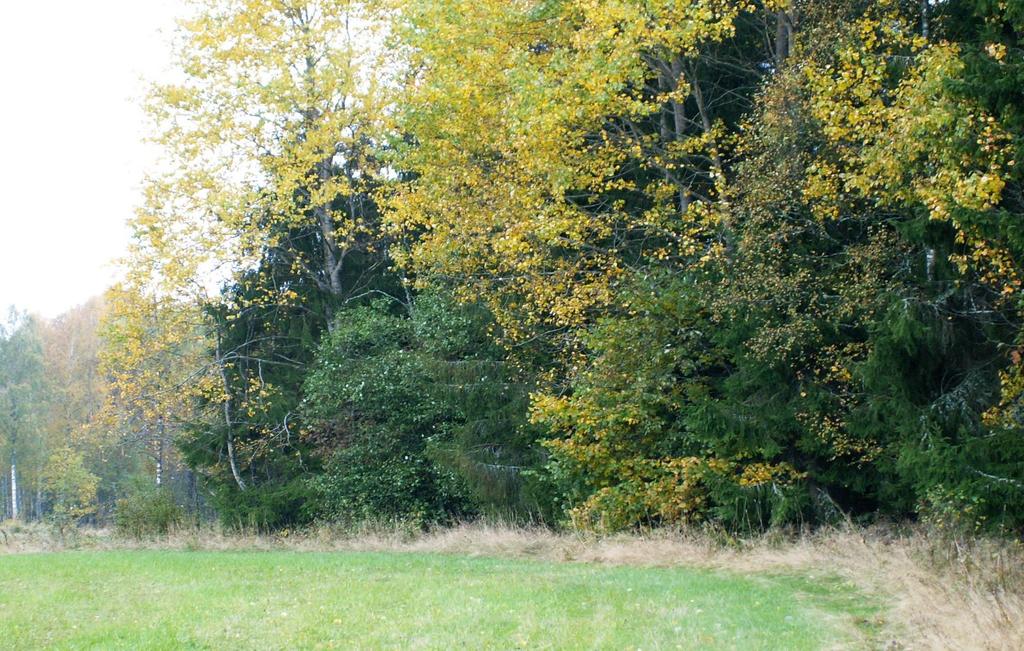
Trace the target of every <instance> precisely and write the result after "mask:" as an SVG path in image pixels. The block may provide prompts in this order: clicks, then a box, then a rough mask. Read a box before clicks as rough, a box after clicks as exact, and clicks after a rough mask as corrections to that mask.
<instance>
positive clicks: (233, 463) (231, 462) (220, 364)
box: [216, 336, 246, 491]
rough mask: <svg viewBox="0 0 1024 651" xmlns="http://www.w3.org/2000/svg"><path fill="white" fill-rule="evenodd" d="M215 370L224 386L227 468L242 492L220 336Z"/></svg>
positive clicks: (243, 487) (228, 385)
mask: <svg viewBox="0 0 1024 651" xmlns="http://www.w3.org/2000/svg"><path fill="white" fill-rule="evenodd" d="M216 353H217V370H219V371H220V381H221V382H222V383H223V385H224V402H223V408H224V428H225V431H226V432H227V436H226V438H227V448H228V466H229V467H230V468H231V476H232V477H234V478H235V483H236V484H238V490H242V491H244V490H245V488H246V486H245V480H244V479H242V473H240V472H238V461H237V460H236V459H235V439H234V435H233V433H232V431H231V429H232V427H234V423H233V422H232V420H231V384H230V383H229V382H228V373H227V371H225V370H224V357H223V356H222V355H221V349H220V336H218V337H217V350H216Z"/></svg>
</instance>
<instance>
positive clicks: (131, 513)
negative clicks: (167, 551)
mask: <svg viewBox="0 0 1024 651" xmlns="http://www.w3.org/2000/svg"><path fill="white" fill-rule="evenodd" d="M184 517H185V513H184V511H183V509H182V508H181V507H180V506H179V505H178V504H177V503H175V501H174V495H173V494H172V493H171V491H170V490H168V489H166V488H161V487H158V486H155V485H153V484H152V483H150V482H149V481H148V478H143V477H139V478H137V479H136V480H134V481H133V482H131V484H130V487H129V489H128V493H127V495H125V496H124V497H122V498H121V499H119V500H118V501H117V505H116V507H115V510H114V526H115V528H116V530H117V532H118V533H119V534H121V535H123V536H130V537H132V538H148V537H152V536H163V535H166V534H167V533H168V532H170V531H171V530H172V529H173V528H174V527H176V526H178V525H179V524H181V523H182V521H183V520H184Z"/></svg>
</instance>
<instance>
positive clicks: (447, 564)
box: [0, 551, 875, 650]
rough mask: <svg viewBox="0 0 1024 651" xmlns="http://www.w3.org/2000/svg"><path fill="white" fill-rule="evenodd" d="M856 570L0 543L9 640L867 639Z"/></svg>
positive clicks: (2, 642) (96, 643)
mask: <svg viewBox="0 0 1024 651" xmlns="http://www.w3.org/2000/svg"><path fill="white" fill-rule="evenodd" d="M874 613H875V611H874V608H873V607H872V606H871V605H870V604H869V603H868V602H867V601H866V600H864V599H863V598H862V597H860V596H858V595H857V594H856V593H855V592H854V591H853V588H852V587H851V586H848V585H842V584H839V583H838V582H836V581H827V580H826V581H823V580H820V579H819V580H817V581H815V580H812V579H810V578H796V577H793V576H782V575H755V576H751V577H742V576H738V575H733V574H725V573H720V572H714V571H710V570H699V569H687V568H643V567H624V566H618V567H615V566H602V565H590V564H579V563H554V562H544V561H532V560H516V559H495V558H471V557H463V556H452V555H440V554H414V553H310V552H306V553H303V552H174V551H120V552H64V553H46V554H24V555H14V556H7V557H0V646H2V647H3V648H4V649H37V648H60V649H83V648H84V649H229V648H230V649H261V650H262V649H294V648H308V649H316V648H358V649H378V648H402V649H405V648H430V649H446V648H469V649H516V648H524V649H525V648H529V649H542V648H557V649H584V648H607V649H627V648H630V649H678V648H681V649H697V648H700V649H744V650H746V649H819V648H835V647H843V648H850V647H854V648H856V647H857V646H858V644H863V642H862V641H861V640H862V636H861V634H862V633H863V632H864V631H863V630H859V629H858V627H857V625H856V624H855V622H857V621H866V619H870V618H872V617H873V615H874Z"/></svg>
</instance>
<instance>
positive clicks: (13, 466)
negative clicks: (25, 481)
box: [11, 452, 18, 520]
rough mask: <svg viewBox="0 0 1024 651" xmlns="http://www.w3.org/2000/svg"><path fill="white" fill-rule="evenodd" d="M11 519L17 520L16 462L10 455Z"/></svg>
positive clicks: (13, 456) (12, 455) (15, 458)
mask: <svg viewBox="0 0 1024 651" xmlns="http://www.w3.org/2000/svg"><path fill="white" fill-rule="evenodd" d="M11 519H12V520H17V519H18V461H17V457H15V455H14V453H13V452H12V453H11Z"/></svg>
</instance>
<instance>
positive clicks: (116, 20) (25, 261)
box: [0, 0, 182, 317]
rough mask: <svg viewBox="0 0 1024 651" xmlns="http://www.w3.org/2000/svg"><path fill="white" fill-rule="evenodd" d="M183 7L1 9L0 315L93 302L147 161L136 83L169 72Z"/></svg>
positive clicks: (96, 0)
mask: <svg viewBox="0 0 1024 651" xmlns="http://www.w3.org/2000/svg"><path fill="white" fill-rule="evenodd" d="M181 5H182V0H90V1H88V2H83V1H82V0H49V1H45V2H4V3H2V6H0V309H2V310H4V311H6V306H7V305H10V304H14V305H16V306H18V307H19V308H22V309H28V310H30V311H32V312H36V313H41V314H43V315H45V316H48V317H52V316H56V315H57V314H59V313H60V312H62V311H64V310H66V309H68V308H70V307H72V306H74V305H77V304H79V303H82V302H84V301H86V300H88V299H89V298H90V297H91V296H94V295H96V294H99V293H101V292H102V291H103V290H104V288H106V287H107V286H108V285H109V284H110V282H111V281H112V279H113V278H114V273H115V270H114V268H113V266H112V265H111V264H110V261H111V260H112V259H114V258H116V257H118V256H120V255H121V254H122V253H123V252H124V250H125V245H126V241H127V230H126V228H125V221H126V220H127V219H128V218H129V217H130V216H131V214H132V211H133V208H134V206H135V205H136V204H137V203H138V190H139V182H140V181H141V179H142V174H143V170H144V168H145V167H146V166H147V164H148V162H149V161H151V160H153V158H154V152H153V151H152V149H151V147H147V146H145V145H144V144H143V143H142V139H143V137H144V133H143V131H144V129H143V127H144V119H143V115H142V112H141V109H140V108H139V98H140V96H141V95H142V92H143V89H144V85H143V83H142V82H141V81H140V78H147V79H157V78H160V77H162V76H164V75H165V74H166V70H167V68H168V64H169V61H168V46H167V43H168V40H169V36H170V32H171V30H172V29H173V26H174V18H175V17H177V16H179V15H181V13H182V11H181Z"/></svg>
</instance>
